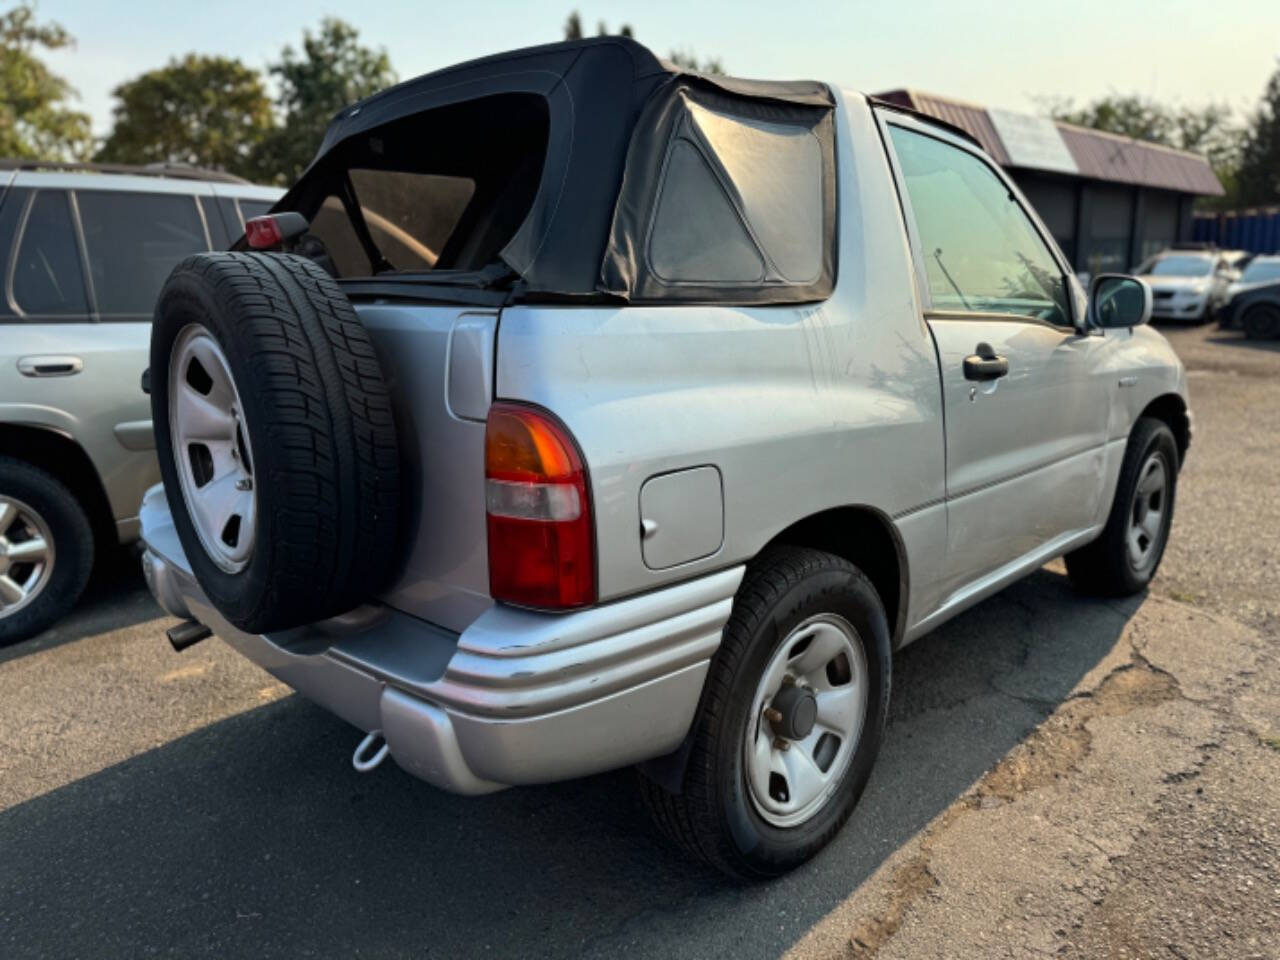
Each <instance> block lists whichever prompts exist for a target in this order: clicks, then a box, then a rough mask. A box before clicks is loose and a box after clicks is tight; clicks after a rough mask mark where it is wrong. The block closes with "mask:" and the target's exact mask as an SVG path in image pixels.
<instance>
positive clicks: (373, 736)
mask: <svg viewBox="0 0 1280 960" xmlns="http://www.w3.org/2000/svg"><path fill="white" fill-rule="evenodd" d="M378 744H381V746H377V745H378ZM375 747H377V749H376V750H375V749H374V748H375ZM388 749H389V748H388V747H387V741H386V740H384V739H383V738H382V731H381V730H370V731H369V732H368V734H366V735H365V738H364V739H363V740H361V741H360V743H358V744H357V745H356V752H355V753H353V754H352V755H351V765H352V766H353V767H355V768H356V771H357V772H358V773H368V772H369V771H370V770H372V769H373V768H374V767H376V766H377V765H378V764H380V763H381V762H382V761H383V760H385V759H387V752H388Z"/></svg>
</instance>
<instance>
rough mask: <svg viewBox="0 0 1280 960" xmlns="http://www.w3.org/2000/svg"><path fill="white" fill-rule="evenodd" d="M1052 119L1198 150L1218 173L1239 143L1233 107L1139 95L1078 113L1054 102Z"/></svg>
mask: <svg viewBox="0 0 1280 960" xmlns="http://www.w3.org/2000/svg"><path fill="white" fill-rule="evenodd" d="M1048 106H1049V115H1050V116H1052V117H1053V118H1054V119H1055V120H1061V121H1063V122H1064V123H1074V124H1075V125H1076V126H1080V127H1092V128H1093V129H1095V130H1105V131H1107V132H1108V133H1118V134H1120V135H1121V136H1125V137H1133V138H1134V139H1137V140H1149V141H1151V142H1153V143H1162V144H1164V145H1165V146H1169V147H1176V148H1177V149H1179V150H1194V151H1195V152H1197V153H1202V154H1204V155H1205V156H1206V157H1208V158H1209V162H1210V163H1211V164H1213V165H1214V167H1215V169H1217V168H1219V167H1223V168H1225V167H1230V166H1231V165H1232V164H1233V163H1234V162H1235V156H1236V154H1237V152H1238V150H1239V145H1240V133H1241V131H1240V127H1239V126H1238V125H1237V124H1236V122H1235V119H1234V117H1233V115H1232V112H1231V108H1230V107H1228V106H1226V105H1225V104H1221V103H1210V104H1206V105H1205V106H1203V107H1169V106H1166V105H1164V104H1161V103H1157V102H1156V101H1154V100H1151V99H1149V98H1147V97H1142V96H1139V95H1137V94H1127V95H1124V96H1120V95H1112V96H1107V97H1101V98H1099V99H1097V100H1094V101H1093V102H1092V103H1088V104H1085V105H1084V106H1083V107H1080V108H1079V109H1077V108H1076V107H1075V105H1074V103H1073V102H1072V101H1071V100H1057V101H1051V102H1050V103H1049V104H1048Z"/></svg>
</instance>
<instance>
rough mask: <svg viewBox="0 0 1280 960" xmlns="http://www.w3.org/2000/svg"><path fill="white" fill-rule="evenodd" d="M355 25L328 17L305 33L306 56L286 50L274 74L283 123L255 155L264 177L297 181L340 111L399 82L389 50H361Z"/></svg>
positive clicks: (257, 170)
mask: <svg viewBox="0 0 1280 960" xmlns="http://www.w3.org/2000/svg"><path fill="white" fill-rule="evenodd" d="M359 36H360V34H359V31H358V30H356V28H355V27H353V26H351V25H350V24H349V23H345V22H344V21H342V20H338V19H336V18H333V17H327V18H325V19H324V20H322V21H321V23H320V29H319V31H317V32H316V33H315V34H313V33H311V31H310V30H308V31H306V32H305V33H304V34H303V39H302V52H301V54H299V53H297V52H296V51H295V50H294V49H293V47H285V48H284V50H282V51H281V54H280V62H279V63H274V64H271V66H270V67H269V70H270V72H271V74H272V75H273V76H275V77H276V78H277V79H278V80H279V83H280V95H279V97H277V99H276V105H277V107H278V108H279V110H280V113H281V115H282V122H281V123H280V125H279V126H277V127H276V128H275V129H274V130H272V131H271V132H270V133H269V134H267V136H266V137H265V138H264V139H263V141H262V143H261V144H260V145H259V147H258V149H257V150H255V151H254V156H253V164H252V165H253V169H254V171H255V173H256V175H257V177H258V178H259V179H262V180H266V181H272V182H276V183H292V182H293V181H294V180H296V179H297V178H298V176H299V174H301V173H302V171H303V170H305V169H306V167H307V165H308V164H309V163H310V162H311V159H312V157H314V156H315V153H316V150H317V148H318V147H319V146H320V140H321V139H322V138H323V136H324V131H325V128H327V127H328V126H329V121H330V120H332V119H333V116H334V114H335V113H337V112H338V111H339V110H341V109H342V108H343V107H345V106H347V105H348V104H350V103H354V102H355V101H357V100H363V99H364V98H365V97H368V96H371V95H372V94H374V93H377V92H378V91H379V90H382V89H384V88H386V87H389V86H391V85H392V84H393V83H395V82H396V74H395V71H394V70H392V69H391V60H390V59H389V58H388V57H387V52H386V50H384V49H382V48H379V49H377V50H373V49H371V48H369V47H363V46H361V45H360V44H359V43H358V42H357V40H358V38H359Z"/></svg>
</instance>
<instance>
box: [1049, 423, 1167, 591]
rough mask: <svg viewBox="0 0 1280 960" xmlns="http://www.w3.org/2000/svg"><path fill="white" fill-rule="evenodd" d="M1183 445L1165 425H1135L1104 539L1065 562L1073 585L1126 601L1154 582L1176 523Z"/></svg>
mask: <svg viewBox="0 0 1280 960" xmlns="http://www.w3.org/2000/svg"><path fill="white" fill-rule="evenodd" d="M1177 487H1178V445H1177V443H1176V442H1175V441H1174V439H1173V432H1172V431H1171V430H1170V429H1169V427H1168V425H1167V424H1165V423H1164V422H1162V421H1160V420H1155V419H1152V418H1150V417H1143V418H1141V419H1139V420H1138V422H1137V423H1135V424H1134V425H1133V431H1132V432H1131V433H1130V434H1129V444H1128V446H1127V447H1126V448H1125V453H1124V462H1123V463H1122V464H1121V466H1120V479H1119V481H1118V482H1117V483H1116V495H1115V500H1113V501H1112V504H1111V514H1110V515H1109V517H1108V518H1107V525H1106V526H1105V527H1104V528H1103V530H1102V534H1101V536H1099V537H1098V539H1097V540H1094V541H1093V542H1092V543H1090V544H1088V545H1086V546H1084V547H1081V548H1080V549H1079V550H1074V551H1072V552H1071V553H1068V554H1067V556H1066V561H1067V573H1068V574H1069V575H1070V577H1071V582H1072V583H1073V584H1075V586H1076V587H1077V588H1078V589H1080V590H1082V591H1083V592H1086V593H1099V594H1104V595H1108V596H1127V595H1129V594H1133V593H1138V592H1139V591H1141V590H1143V589H1144V588H1145V587H1146V586H1147V584H1148V583H1150V582H1151V578H1152V577H1154V576H1155V574H1156V569H1157V568H1158V567H1159V566H1160V559H1161V557H1163V556H1164V548H1165V544H1166V543H1168V540H1169V527H1170V526H1171V525H1172V523H1173V504H1174V495H1175V494H1176V492H1177Z"/></svg>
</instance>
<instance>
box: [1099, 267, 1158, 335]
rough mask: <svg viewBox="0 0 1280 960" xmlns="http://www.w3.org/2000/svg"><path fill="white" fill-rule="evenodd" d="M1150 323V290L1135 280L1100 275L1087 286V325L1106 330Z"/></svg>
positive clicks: (1133, 278)
mask: <svg viewBox="0 0 1280 960" xmlns="http://www.w3.org/2000/svg"><path fill="white" fill-rule="evenodd" d="M1150 319H1151V288H1150V287H1149V286H1147V285H1146V284H1145V283H1143V282H1142V281H1141V280H1139V279H1138V278H1137V277H1129V276H1125V275H1124V274H1122V273H1100V274H1098V275H1097V276H1096V277H1094V278H1093V283H1092V284H1090V285H1089V321H1090V324H1091V325H1092V326H1095V327H1103V328H1104V329H1105V328H1114V327H1136V326H1138V325H1139V324H1143V323H1146V322H1147V321H1148V320H1150Z"/></svg>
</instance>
